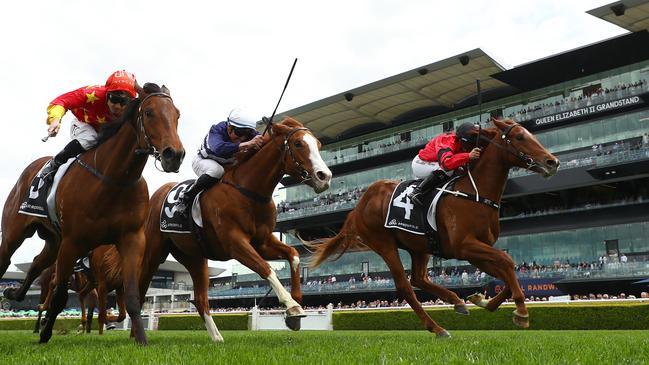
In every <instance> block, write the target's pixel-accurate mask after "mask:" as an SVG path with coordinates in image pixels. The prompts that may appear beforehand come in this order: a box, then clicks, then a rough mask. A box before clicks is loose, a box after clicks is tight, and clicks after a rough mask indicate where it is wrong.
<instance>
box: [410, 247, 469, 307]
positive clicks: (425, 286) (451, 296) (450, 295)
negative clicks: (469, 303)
mask: <svg viewBox="0 0 649 365" xmlns="http://www.w3.org/2000/svg"><path fill="white" fill-rule="evenodd" d="M410 258H411V260H412V272H411V274H410V283H411V284H412V285H413V286H415V287H417V288H419V289H422V290H425V291H427V292H429V293H431V294H433V295H435V296H437V297H438V298H440V299H442V300H443V301H445V302H446V303H451V304H454V309H455V312H456V313H459V314H465V315H466V314H469V311H468V310H467V309H466V305H465V303H464V301H463V300H462V299H460V297H458V296H457V294H455V292H453V291H451V290H448V289H446V288H444V287H442V286H439V285H437V284H434V283H433V282H432V281H430V279H429V278H428V272H427V271H426V269H427V266H428V260H429V259H430V255H428V254H421V255H415V254H410Z"/></svg>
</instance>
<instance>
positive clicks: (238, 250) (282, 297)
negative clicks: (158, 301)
mask: <svg viewBox="0 0 649 365" xmlns="http://www.w3.org/2000/svg"><path fill="white" fill-rule="evenodd" d="M230 242H232V245H231V252H230V253H231V256H232V258H233V259H235V260H237V261H239V262H240V263H242V264H243V265H245V266H246V267H248V268H249V269H251V270H252V271H254V272H256V273H257V274H259V276H261V277H262V278H263V279H266V280H267V281H268V283H269V284H270V286H271V288H273V291H275V294H276V295H277V298H278V299H279V302H280V303H281V304H282V305H283V306H284V307H286V320H285V322H286V326H287V327H288V328H290V329H292V330H294V331H297V330H299V329H300V319H301V318H302V317H304V316H306V314H305V313H304V309H302V306H301V305H300V304H299V303H298V302H296V301H295V299H293V298H292V297H291V294H289V292H288V291H286V289H285V288H284V286H282V283H280V281H279V279H278V278H277V274H275V271H273V269H272V268H271V267H270V265H269V264H268V263H267V262H266V261H264V259H263V258H262V257H261V256H260V255H259V253H258V252H257V251H256V250H255V249H254V248H253V247H252V246H251V245H250V240H249V239H247V238H246V237H245V235H243V234H240V235H238V237H232V238H231V240H230Z"/></svg>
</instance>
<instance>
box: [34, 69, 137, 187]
mask: <svg viewBox="0 0 649 365" xmlns="http://www.w3.org/2000/svg"><path fill="white" fill-rule="evenodd" d="M136 84H137V81H136V80H135V76H134V75H133V74H131V73H130V72H127V71H124V70H120V71H116V72H113V73H112V74H111V75H110V77H108V80H106V84H105V85H95V86H84V87H81V88H79V89H76V90H73V91H70V92H67V93H65V94H63V95H60V96H59V97H57V98H55V99H54V100H52V101H51V102H50V104H49V106H48V107H47V125H48V128H47V131H48V135H49V136H56V135H57V133H58V132H59V129H60V128H61V118H63V115H64V114H65V113H66V112H67V111H68V110H70V111H71V112H72V114H74V116H75V117H76V120H74V121H73V122H72V126H71V127H70V137H72V141H70V143H68V144H67V145H66V146H65V147H64V148H63V150H62V151H61V152H59V153H58V154H57V155H56V156H54V158H53V159H52V160H50V161H48V162H47V164H46V165H45V166H44V167H43V169H42V170H41V172H40V175H39V176H40V177H41V178H43V179H44V180H46V181H49V180H51V179H52V178H53V176H54V172H56V170H57V169H58V168H59V166H61V165H62V164H64V163H65V162H66V161H67V160H68V159H69V158H71V157H74V156H76V155H78V154H80V153H82V152H84V151H87V150H89V149H91V148H93V147H94V146H95V145H96V144H97V137H98V131H99V128H100V125H101V124H103V123H108V122H111V121H113V120H116V119H117V118H119V117H120V116H121V115H122V114H123V113H124V111H125V110H126V105H127V104H128V103H129V102H130V101H131V100H132V99H133V98H135V97H136V96H137V92H136V91H135V86H136Z"/></svg>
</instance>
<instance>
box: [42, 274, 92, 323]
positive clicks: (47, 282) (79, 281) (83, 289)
mask: <svg viewBox="0 0 649 365" xmlns="http://www.w3.org/2000/svg"><path fill="white" fill-rule="evenodd" d="M55 270H56V264H55V265H52V266H50V267H48V268H47V269H45V270H43V272H42V273H41V275H40V276H39V277H38V282H39V284H40V287H41V294H40V300H39V304H38V308H37V309H38V318H37V319H36V324H35V325H34V333H38V332H39V331H40V330H41V316H42V314H43V312H44V311H47V310H48V309H49V303H50V300H51V298H52V292H53V291H54V286H55V281H54V276H55V275H54V273H55ZM71 279H72V280H70V289H72V290H74V291H75V292H77V293H78V295H79V305H80V306H81V323H80V324H79V333H83V332H84V331H85V332H86V333H90V330H91V329H92V315H93V312H94V311H95V308H96V307H97V306H98V305H97V304H98V303H97V301H98V298H97V290H95V289H91V290H87V285H88V278H87V277H86V276H85V275H83V274H82V273H74V274H73V275H72V278H71ZM86 309H87V312H86Z"/></svg>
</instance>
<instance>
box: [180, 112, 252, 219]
mask: <svg viewBox="0 0 649 365" xmlns="http://www.w3.org/2000/svg"><path fill="white" fill-rule="evenodd" d="M260 119H261V118H256V117H253V116H252V115H251V114H250V113H249V112H248V111H247V110H245V109H242V108H235V109H232V111H231V112H230V114H229V115H228V118H227V120H225V121H223V122H220V123H217V124H214V125H212V127H211V128H210V131H209V132H208V133H207V135H206V136H205V138H203V143H201V147H200V148H199V149H198V154H197V155H196V157H194V160H193V161H192V168H193V169H194V172H195V173H196V175H198V179H197V180H196V182H195V183H194V184H193V185H192V186H191V187H189V188H188V189H187V190H185V191H184V192H183V193H181V195H180V199H179V200H178V205H177V209H178V211H179V212H180V213H181V214H186V213H185V210H186V209H187V207H188V206H189V205H190V204H191V202H192V200H194V198H195V197H196V195H198V193H199V192H201V191H203V190H205V189H208V188H209V187H211V186H212V185H214V184H215V183H216V182H218V181H219V179H220V178H221V177H222V176H223V173H224V171H225V170H224V168H223V165H228V164H231V163H232V162H233V155H234V154H235V153H237V152H239V151H245V150H249V149H255V150H258V149H259V148H260V147H261V141H262V137H261V135H260V134H259V132H257V130H256V129H255V127H256V125H257V121H258V120H260Z"/></svg>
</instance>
